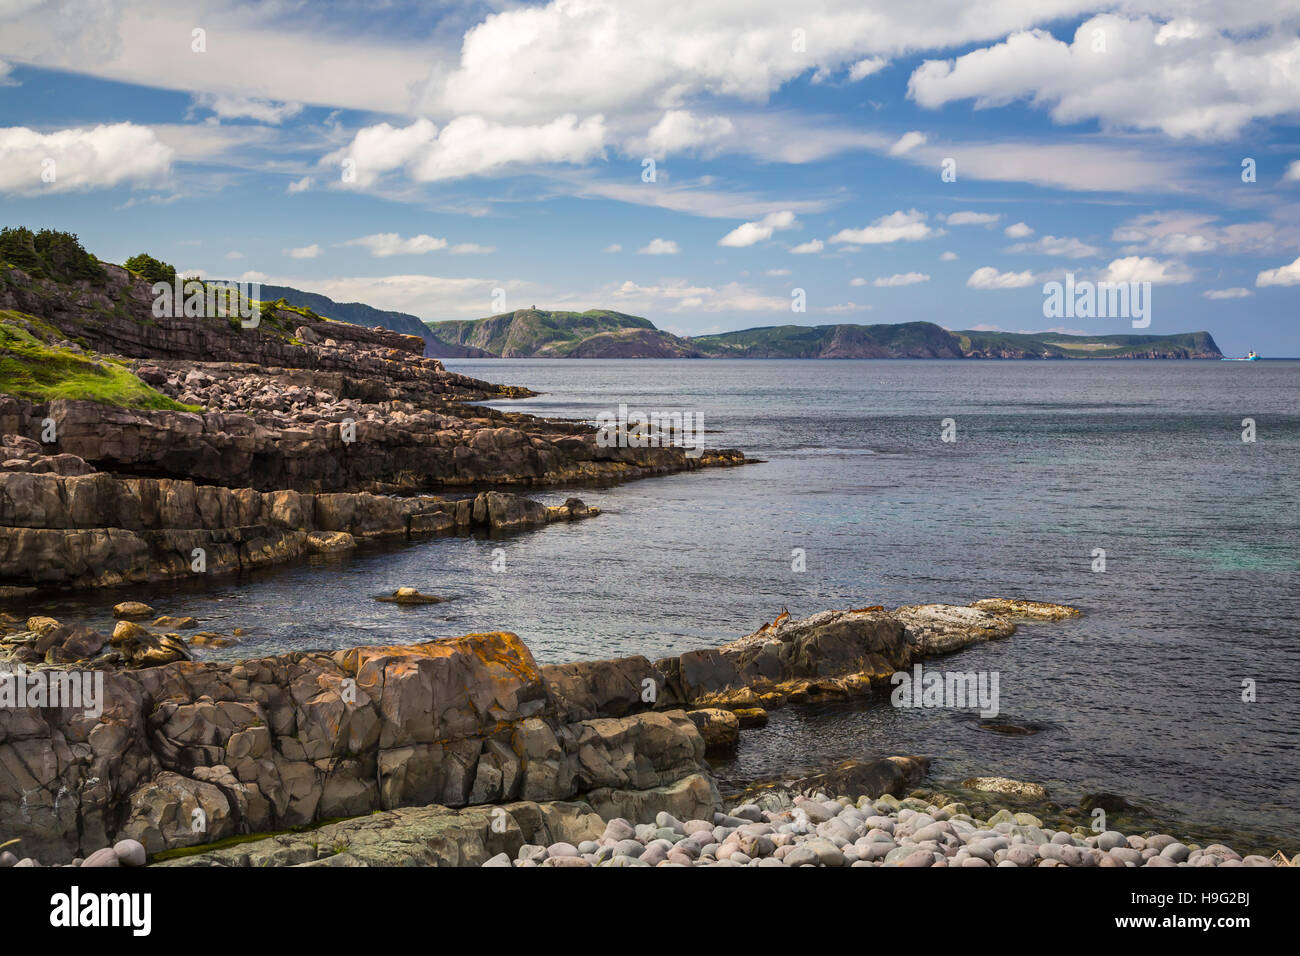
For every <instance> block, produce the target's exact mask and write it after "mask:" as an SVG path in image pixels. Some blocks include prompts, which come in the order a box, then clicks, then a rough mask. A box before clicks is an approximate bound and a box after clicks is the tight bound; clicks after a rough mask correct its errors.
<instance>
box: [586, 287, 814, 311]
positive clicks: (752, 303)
mask: <svg viewBox="0 0 1300 956" xmlns="http://www.w3.org/2000/svg"><path fill="white" fill-rule="evenodd" d="M598 298H599V300H600V301H602V302H609V303H612V307H613V308H616V309H618V310H619V311H621V312H632V313H636V314H641V315H644V314H646V313H649V312H656V311H663V312H789V311H790V297H789V296H788V295H775V296H773V295H765V294H763V293H761V292H757V291H755V290H753V289H750V288H748V287H747V286H743V285H741V284H740V283H738V282H729V283H727V284H726V285H723V286H719V287H717V288H714V287H713V286H698V285H692V284H690V283H688V282H687V281H685V280H684V279H670V280H665V281H664V282H662V283H660V284H659V285H653V286H645V285H639V284H637V283H635V282H631V281H627V282H623V283H621V284H619V285H616V286H612V287H610V288H609V289H607V290H606V291H605V292H604V293H603V294H602V295H601V296H599V297H598ZM588 301H590V299H588Z"/></svg>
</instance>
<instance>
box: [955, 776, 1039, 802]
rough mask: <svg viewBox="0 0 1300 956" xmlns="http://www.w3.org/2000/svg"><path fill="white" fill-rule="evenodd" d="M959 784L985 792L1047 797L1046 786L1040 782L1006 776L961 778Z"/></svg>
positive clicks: (1026, 796) (1035, 797) (1033, 798)
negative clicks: (1029, 781)
mask: <svg viewBox="0 0 1300 956" xmlns="http://www.w3.org/2000/svg"><path fill="white" fill-rule="evenodd" d="M961 785H962V786H963V787H965V788H966V789H967V790H980V791H983V792H985V793H1007V794H1014V795H1015V796H1018V797H1025V798H1026V799H1029V800H1046V799H1047V788H1046V787H1044V786H1043V785H1042V784H1041V783H1028V782H1026V781H1023V780H1012V779H1010V778H1008V777H971V778H969V779H967V780H963V781H962V782H961Z"/></svg>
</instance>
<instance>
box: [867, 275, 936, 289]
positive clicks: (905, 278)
mask: <svg viewBox="0 0 1300 956" xmlns="http://www.w3.org/2000/svg"><path fill="white" fill-rule="evenodd" d="M929 281H930V277H929V276H928V275H926V274H925V273H923V272H900V273H897V274H896V275H892V276H881V277H880V278H878V279H876V280H875V281H874V282H873V283H872V285H874V286H875V287H876V288H877V289H889V288H893V287H895V286H900V285H916V284H917V283H920V282H929Z"/></svg>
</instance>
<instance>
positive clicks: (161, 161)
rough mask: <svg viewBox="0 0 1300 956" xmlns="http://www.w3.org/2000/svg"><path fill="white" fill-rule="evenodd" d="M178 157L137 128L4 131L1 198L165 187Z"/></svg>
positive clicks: (130, 125) (1, 139) (148, 132)
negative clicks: (120, 187) (125, 187)
mask: <svg viewBox="0 0 1300 956" xmlns="http://www.w3.org/2000/svg"><path fill="white" fill-rule="evenodd" d="M173 155H174V152H173V150H172V149H171V147H169V146H167V145H165V144H164V143H162V142H160V141H159V139H158V137H157V135H156V134H155V132H154V131H153V130H152V129H150V128H149V127H147V126H137V125H135V124H134V123H115V124H113V125H111V126H95V127H93V128H92V127H77V128H73V129H62V130H57V131H56V132H53V133H38V132H36V131H35V130H32V129H28V128H27V127H25V126H10V127H7V128H0V192H7V193H19V194H24V195H31V194H35V193H40V192H72V191H76V190H85V189H105V188H109V187H113V186H118V185H121V184H130V185H132V186H152V185H159V184H161V183H162V182H164V181H165V180H166V179H167V177H168V175H169V174H170V172H171V163H172V157H173ZM42 176H44V177H45V179H49V178H51V177H53V181H52V182H46V181H44V180H43V179H42Z"/></svg>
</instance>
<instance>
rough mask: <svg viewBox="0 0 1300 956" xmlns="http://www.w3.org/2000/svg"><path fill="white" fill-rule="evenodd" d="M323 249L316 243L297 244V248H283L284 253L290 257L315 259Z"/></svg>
mask: <svg viewBox="0 0 1300 956" xmlns="http://www.w3.org/2000/svg"><path fill="white" fill-rule="evenodd" d="M323 251H324V250H323V249H321V247H320V246H319V245H317V244H316V243H314V242H313V243H312V244H311V245H310V246H299V247H298V248H297V249H285V250H284V254H285V255H286V256H288V257H289V258H290V259H315V258H316V257H317V256H319V255H320V254H321V253H322V252H323Z"/></svg>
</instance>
